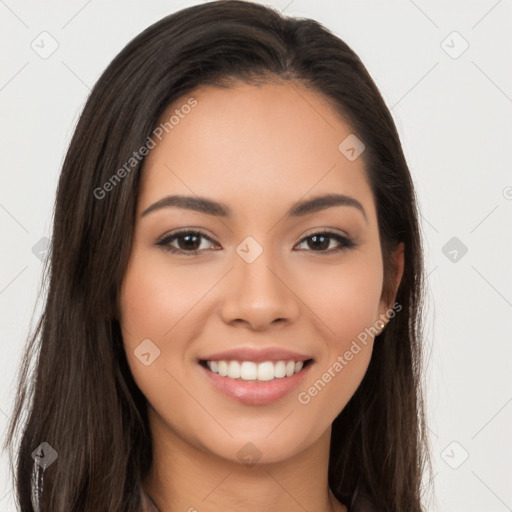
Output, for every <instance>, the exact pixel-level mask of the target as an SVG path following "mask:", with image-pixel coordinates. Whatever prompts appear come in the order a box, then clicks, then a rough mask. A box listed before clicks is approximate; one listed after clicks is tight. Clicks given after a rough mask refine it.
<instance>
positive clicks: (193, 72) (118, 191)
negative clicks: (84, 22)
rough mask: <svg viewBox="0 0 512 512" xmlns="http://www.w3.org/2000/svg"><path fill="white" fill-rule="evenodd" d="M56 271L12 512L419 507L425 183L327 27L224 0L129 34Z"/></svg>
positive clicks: (113, 67)
mask: <svg viewBox="0 0 512 512" xmlns="http://www.w3.org/2000/svg"><path fill="white" fill-rule="evenodd" d="M48 280H49V289H48V298H47V302H46V307H45V310H44V313H43V315H42V318H41V320H40V322H39V324H38V326H37V328H36V331H35V332H34V334H33V336H32V337H31V339H30V343H29V345H28V347H27V352H26V355H25V360H24V365H23V368H22V372H21V375H20V383H19V394H18V399H17V402H16V406H15V412H14V414H13V420H12V423H11V425H10V430H9V446H10V447H11V448H13V447H14V434H15V431H16V430H17V429H20V430H21V434H22V435H21V442H20V444H19V446H16V447H15V450H16V455H17V456H16V460H15V461H14V465H15V477H16V483H15V485H16V490H17V497H18V500H19V504H20V510H22V511H24V512H25V511H35V510H41V511H45V512H46V511H52V512H60V511H64V510H65V511H80V512H89V511H90V512H93V511H94V512H98V511H109V512H113V511H123V512H126V511H137V512H138V511H140V510H161V512H168V511H175V510H176V511H177V510H189V511H195V510H197V511H200V512H202V511H217V510H240V509H242V510H245V511H253V510H268V511H274V510H287V511H294V510H308V511H311V512H313V511H315V512H325V511H330V512H333V511H350V512H358V511H359V512H361V511H365V512H369V511H372V510H375V511H377V510H378V511H389V512H391V511H407V512H414V511H418V512H419V511H421V510H424V508H423V505H422V503H421V492H422V490H421V477H422V470H423V468H424V467H425V465H426V463H428V461H429V459H428V449H427V439H426V432H425V422H424V411H423V402H422V394H421V386H420V381H421V376H422V373H421V349H422V347H421V305H422V300H423V292H424V282H423V266H422V252H421V242H420V232H419V224H418V212H417V205H416V200H415V195H414V189H413V184H412V182H411V177H410V173H409V170H408V168H407V164H406V161H405V158H404V155H403V152H402V148H401V145H400V141H399V137H398V134H397V131H396V128H395V125H394V123H393V120H392V117H391V115H390V113H389V111H388V109H387V108H386V106H385V104H384V101H383V99H382V97H381V95H380V93H379V91H378V89H377V87H376V85H375V84H374V82H373V80H372V79H371V77H370V76H369V75H368V73H367V71H366V69H365V68H364V66H363V64H362V63H361V61H360V60H359V58H358V57H357V56H356V55H355V53H354V52H353V51H352V50H351V49H350V48H349V47H348V46H347V45H346V44H345V43H344V42H343V41H341V40H340V39H339V38H338V37H336V36H335V35H333V34H332V33H330V32H329V31H328V30H326V29H325V28H324V27H322V26H321V25H320V24H318V23H317V22H315V21H313V20H308V19H293V18H285V17H283V16H281V15H280V14H278V13H277V12H276V11H275V10H273V9H270V8H268V7H264V6H262V5H258V4H253V3H250V2H239V1H236V0H232V1H219V2H211V3H207V4H204V5H197V6H194V7H190V8H187V9H184V10H181V11H179V12H177V13H175V14H172V15H170V16H167V17H166V18H164V19H162V20H161V21H159V22H158V23H155V24H154V25H152V26H151V27H149V28H148V29H147V30H145V31H144V32H143V33H142V34H140V35H139V36H138V37H136V38H135V39H134V40H133V41H132V42H131V43H130V44H128V45H127V46H126V47H125V48H124V49H123V51H122V52H121V53H120V54H119V55H118V56H117V57H116V58H115V59H114V60H113V62H112V63H111V64H110V66H109V67H108V68H107V70H106V71H105V72H104V73H103V75H102V76H101V77H100V79H99V80H98V83H97V84H96V86H95V87H94V89H93V91H92V93H91V95H90V97H89V99H88V101H87V103H86V105H85V108H84V111H83V113H82V115H81V118H80V121H79V123H78V125H77V128H76V130H75V133H74V136H73V139H72V141H71V144H70V147H69V149H68V152H67V155H66V159H65V162H64V165H63V168H62V173H61V177H60V181H59V186H58V191H57V198H56V208H55V219H54V231H53V237H52V246H51V259H50V273H49V277H48ZM38 348H39V350H37V349H38ZM31 366H34V367H35V375H34V376H33V378H32V379H30V378H29V368H30V367H31ZM25 410H28V416H27V418H26V421H23V420H22V418H23V412H24V411H25Z"/></svg>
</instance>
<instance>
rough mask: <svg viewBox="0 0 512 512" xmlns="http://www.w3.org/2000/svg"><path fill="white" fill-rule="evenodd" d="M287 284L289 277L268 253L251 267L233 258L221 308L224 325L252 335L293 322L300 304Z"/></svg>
mask: <svg viewBox="0 0 512 512" xmlns="http://www.w3.org/2000/svg"><path fill="white" fill-rule="evenodd" d="M290 281H292V278H291V277H290V274H289V273H287V272H286V271H284V270H283V266H282V265H278V264H277V261H276V259H275V258H274V257H272V255H271V253H270V251H263V252H262V254H261V255H260V256H259V257H258V258H257V259H256V260H255V261H253V262H252V263H248V262H246V261H244V260H243V259H242V258H240V257H239V256H238V255H236V256H235V263H234V268H233V270H232V271H231V272H230V277H229V279H228V280H227V282H226V292H225V296H224V300H223V303H222V307H221V315H222V318H223V320H224V322H226V323H227V324H231V325H237V324H243V325H245V326H246V327H247V328H249V329H251V330H254V331H262V330H265V329H268V328H270V327H271V326H274V325H275V326H279V325H283V326H284V325H286V324H289V323H292V322H295V321H296V320H297V318H298V316H299V310H300V300H299V299H298V298H297V296H296V295H295V294H294V292H293V282H290Z"/></svg>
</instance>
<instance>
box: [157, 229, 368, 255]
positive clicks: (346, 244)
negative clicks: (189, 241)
mask: <svg viewBox="0 0 512 512" xmlns="http://www.w3.org/2000/svg"><path fill="white" fill-rule="evenodd" d="M184 235H199V236H201V237H203V238H205V239H207V240H209V241H210V242H212V243H214V242H213V240H212V239H211V238H210V237H209V236H207V235H206V234H204V233H202V232H201V231H196V230H182V231H178V232H176V233H173V234H171V235H169V236H165V237H164V238H162V239H161V240H160V241H159V242H157V243H156V245H157V246H159V247H161V248H162V249H163V250H164V251H167V252H171V253H176V254H183V255H187V256H195V255H196V254H198V253H199V252H202V250H196V251H184V250H182V249H178V248H176V247H173V246H171V245H170V243H171V242H172V241H174V240H175V239H178V238H180V237H181V236H184ZM319 235H326V237H327V238H332V239H335V240H336V241H337V242H339V243H340V244H341V245H340V247H338V248H337V249H334V250H333V249H330V250H325V251H314V250H310V251H309V252H313V253H319V254H324V255H328V254H335V253H339V252H342V251H346V250H350V249H353V248H354V247H357V246H358V245H359V244H356V243H355V242H354V241H352V240H350V239H349V238H347V237H345V236H343V235H340V234H339V233H335V232H333V231H317V232H315V233H312V234H311V235H308V236H306V237H304V238H303V239H302V240H301V241H300V242H299V245H301V244H302V243H303V242H304V241H306V240H308V239H310V238H313V237H315V236H319ZM215 250H218V249H215Z"/></svg>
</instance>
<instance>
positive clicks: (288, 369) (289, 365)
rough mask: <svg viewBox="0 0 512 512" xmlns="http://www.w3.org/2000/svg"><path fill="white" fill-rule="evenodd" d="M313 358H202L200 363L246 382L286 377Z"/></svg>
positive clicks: (221, 374) (226, 375)
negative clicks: (247, 359) (257, 360)
mask: <svg viewBox="0 0 512 512" xmlns="http://www.w3.org/2000/svg"><path fill="white" fill-rule="evenodd" d="M312 362H313V359H306V360H305V361H294V360H288V361H285V360H283V361H263V362H259V363H258V362H255V361H236V360H231V361H230V360H218V361H207V360H205V359H200V360H199V364H200V365H201V366H202V367H203V368H205V369H206V370H209V371H210V372H212V373H215V374H217V375H219V376H220V377H227V378H228V379H232V380H237V381H245V382H270V381H274V380H278V379H286V378H289V377H292V376H293V375H296V374H298V373H300V372H302V371H303V370H304V369H305V368H307V367H308V366H309V365H310V364H311V363H312Z"/></svg>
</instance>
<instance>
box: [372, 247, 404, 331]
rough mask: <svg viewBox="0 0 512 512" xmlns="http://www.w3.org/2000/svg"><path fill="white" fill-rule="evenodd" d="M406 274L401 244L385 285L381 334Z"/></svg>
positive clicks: (381, 304)
mask: <svg viewBox="0 0 512 512" xmlns="http://www.w3.org/2000/svg"><path fill="white" fill-rule="evenodd" d="M403 273H404V244H403V242H401V243H400V244H398V246H397V248H396V249H395V250H394V251H393V253H392V255H391V272H390V274H391V275H388V276H387V281H386V282H385V283H384V286H383V290H382V296H381V299H380V303H379V315H380V316H379V320H378V323H379V324H381V323H384V325H383V326H382V328H380V330H379V334H380V333H381V332H382V331H383V330H384V328H385V327H386V325H387V322H388V321H389V320H388V318H389V315H387V314H386V312H388V311H389V310H390V309H391V308H392V307H393V304H394V302H395V298H396V294H397V292H398V287H399V286H400V282H401V281H402V276H403Z"/></svg>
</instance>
